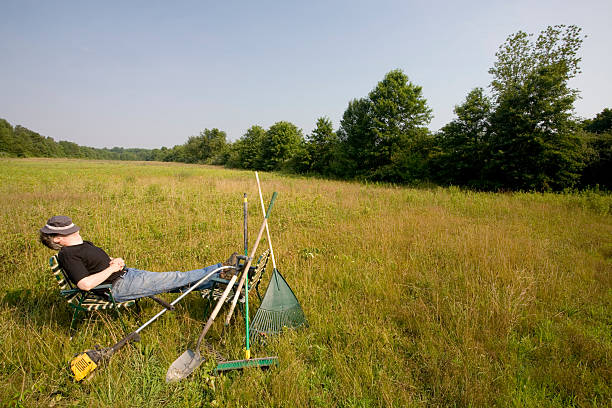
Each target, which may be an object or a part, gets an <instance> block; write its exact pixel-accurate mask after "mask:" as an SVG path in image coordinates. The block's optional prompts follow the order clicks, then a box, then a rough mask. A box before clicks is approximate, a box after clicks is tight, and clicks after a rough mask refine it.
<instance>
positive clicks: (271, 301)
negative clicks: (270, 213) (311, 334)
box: [251, 172, 308, 339]
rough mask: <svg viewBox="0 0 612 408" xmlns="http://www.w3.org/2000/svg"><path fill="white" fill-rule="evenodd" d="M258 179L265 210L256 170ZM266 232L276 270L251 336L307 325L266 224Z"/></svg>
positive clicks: (256, 176)
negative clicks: (275, 254)
mask: <svg viewBox="0 0 612 408" xmlns="http://www.w3.org/2000/svg"><path fill="white" fill-rule="evenodd" d="M255 178H256V179H257V188H258V189H259V200H260V201H261V208H262V211H263V208H264V207H263V197H262V195H261V186H260V184H259V176H258V175H257V172H255ZM266 233H267V238H268V244H269V245H270V254H271V255H272V265H273V266H274V271H273V272H272V278H271V279H270V283H269V284H268V289H266V293H265V295H264V297H263V300H262V301H261V306H259V309H258V310H257V313H255V317H254V318H253V321H252V322H251V337H252V338H253V339H256V338H257V337H264V338H265V337H267V336H269V335H272V334H277V333H279V332H280V331H281V330H282V329H283V328H284V327H287V328H296V327H300V326H302V325H307V324H308V323H307V322H306V316H305V315H304V311H303V310H302V307H301V306H300V303H299V302H298V300H297V297H295V294H294V293H293V290H291V288H290V287H289V284H287V281H286V280H285V278H283V275H281V273H280V272H279V271H278V269H276V259H275V258H274V250H273V249H272V241H271V240H270V230H269V227H268V225H267V224H266Z"/></svg>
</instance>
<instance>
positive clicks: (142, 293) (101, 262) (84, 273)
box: [40, 215, 238, 302]
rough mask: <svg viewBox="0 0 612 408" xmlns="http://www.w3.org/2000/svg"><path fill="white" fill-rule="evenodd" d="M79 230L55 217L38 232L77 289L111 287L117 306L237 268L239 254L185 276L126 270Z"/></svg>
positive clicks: (65, 219) (205, 285) (209, 283)
mask: <svg viewBox="0 0 612 408" xmlns="http://www.w3.org/2000/svg"><path fill="white" fill-rule="evenodd" d="M79 230H80V228H79V227H78V226H76V225H75V224H73V223H72V220H71V219H70V217H66V216H63V215H57V216H54V217H51V218H50V219H49V220H48V221H47V224H46V225H45V226H44V227H42V228H41V229H40V242H42V243H43V244H44V245H45V246H47V247H49V248H51V249H55V250H58V249H59V253H58V256H57V257H58V261H59V264H60V266H61V267H62V268H63V269H64V271H66V273H67V274H68V278H69V279H70V280H71V281H72V282H74V284H75V285H77V287H78V288H79V289H81V290H84V291H89V290H91V289H93V288H95V287H96V286H98V285H100V284H107V283H110V284H112V289H111V293H112V295H113V297H114V298H115V300H116V301H117V302H124V301H127V300H133V299H138V298H141V297H146V296H153V295H156V294H159V293H164V292H173V291H178V290H181V289H183V288H187V287H189V286H190V285H192V284H194V283H196V282H198V281H199V280H201V279H202V278H203V277H204V276H206V275H207V274H208V273H209V272H211V271H214V270H215V269H218V268H221V267H222V266H233V265H236V264H237V255H238V254H237V253H233V254H232V256H230V258H229V259H228V260H227V261H226V262H223V263H218V264H215V265H210V266H207V267H205V268H202V269H195V270H192V271H188V272H179V271H176V272H149V271H143V270H139V269H134V268H126V266H125V261H124V260H123V259H121V258H111V257H110V256H108V254H107V253H106V252H104V250H103V249H101V248H98V247H97V246H95V245H93V244H92V243H91V242H89V241H84V240H83V238H81V235H80V233H79ZM226 273H227V272H226ZM218 276H219V272H217V273H214V274H213V275H212V276H211V277H210V278H209V279H208V280H206V281H205V282H204V283H202V284H201V285H200V286H199V287H198V288H196V290H201V289H209V288H210V287H211V286H212V281H211V278H213V277H218Z"/></svg>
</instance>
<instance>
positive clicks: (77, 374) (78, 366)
mask: <svg viewBox="0 0 612 408" xmlns="http://www.w3.org/2000/svg"><path fill="white" fill-rule="evenodd" d="M229 268H233V266H222V267H220V268H217V269H215V270H214V271H212V272H209V273H208V274H206V276H204V277H203V278H202V279H200V280H199V281H197V282H196V283H195V284H194V285H192V286H191V287H190V288H189V289H187V290H186V291H185V292H183V293H182V294H181V295H180V296H179V297H177V298H176V299H175V300H174V301H173V302H172V303H170V305H169V306H172V307H174V305H175V304H176V303H178V302H179V301H180V300H181V299H182V298H184V297H185V296H187V295H188V294H189V293H190V292H191V291H192V290H194V289H195V288H197V287H198V286H199V285H201V284H202V283H203V282H204V281H206V280H207V279H208V278H210V277H211V276H212V275H213V274H214V273H216V272H219V271H220V270H222V269H229ZM171 309H172V308H169V307H164V309H162V310H161V311H160V312H159V313H157V314H156V315H155V316H153V317H152V318H151V319H149V321H148V322H146V323H145V324H143V325H142V326H140V327H139V328H138V329H136V330H135V331H133V332H132V333H130V334H128V335H127V336H125V337H124V338H123V339H121V340H119V341H118V342H117V343H116V344H115V345H113V346H111V347H107V348H94V349H91V350H85V351H84V352H82V353H80V354H78V355H77V356H76V357H75V358H74V359H73V360H72V361H71V362H70V370H71V371H72V373H73V374H74V379H75V380H76V381H81V380H82V379H83V378H85V377H87V376H88V375H89V374H90V373H91V372H92V371H94V370H95V369H96V368H97V367H98V365H99V364H100V363H101V362H102V361H108V360H109V359H110V358H111V357H112V356H113V354H115V353H116V352H117V350H119V349H120V348H122V347H123V346H125V345H126V344H127V343H128V342H130V341H131V340H137V339H139V338H140V335H139V334H138V333H140V332H141V331H142V329H144V328H145V327H147V326H148V325H149V324H151V323H153V322H154V321H155V320H157V319H158V318H159V317H160V316H161V315H163V314H164V313H166V311H167V310H171Z"/></svg>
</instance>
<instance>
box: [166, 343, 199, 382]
mask: <svg viewBox="0 0 612 408" xmlns="http://www.w3.org/2000/svg"><path fill="white" fill-rule="evenodd" d="M202 361H204V359H203V358H202V356H201V355H200V353H199V352H195V351H193V350H187V351H185V352H184V353H183V354H181V355H180V356H179V358H177V359H176V360H174V362H173V363H172V365H171V366H170V367H169V368H168V372H167V373H166V382H167V383H170V382H176V381H180V380H182V379H183V378H187V377H188V376H189V375H190V374H191V373H193V371H194V370H195V369H196V368H198V367H199V366H200V364H202Z"/></svg>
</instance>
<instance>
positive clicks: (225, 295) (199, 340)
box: [196, 275, 238, 352]
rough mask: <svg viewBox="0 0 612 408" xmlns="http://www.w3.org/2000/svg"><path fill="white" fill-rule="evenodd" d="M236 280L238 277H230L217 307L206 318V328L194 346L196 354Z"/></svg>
mask: <svg viewBox="0 0 612 408" xmlns="http://www.w3.org/2000/svg"><path fill="white" fill-rule="evenodd" d="M236 279H238V275H234V276H232V279H231V280H230V281H229V283H228V284H227V287H226V288H225V290H224V291H223V294H222V295H221V297H220V298H219V301H218V302H217V306H215V310H213V311H212V313H211V314H210V317H209V318H208V321H207V322H206V326H204V330H202V334H200V337H198V344H196V352H197V351H199V350H200V344H202V339H203V338H204V336H206V333H207V332H208V329H210V326H212V324H213V321H214V320H215V317H217V314H219V310H221V306H223V302H225V299H227V296H228V295H229V293H230V291H231V290H232V287H234V283H236Z"/></svg>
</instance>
